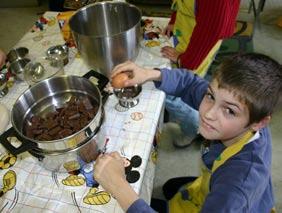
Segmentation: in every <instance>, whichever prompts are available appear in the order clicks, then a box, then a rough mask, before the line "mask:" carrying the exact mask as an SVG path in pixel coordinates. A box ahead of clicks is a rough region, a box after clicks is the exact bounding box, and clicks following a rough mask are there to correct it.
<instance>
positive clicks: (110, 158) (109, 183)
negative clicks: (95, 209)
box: [94, 152, 138, 211]
mask: <svg viewBox="0 0 282 213" xmlns="http://www.w3.org/2000/svg"><path fill="white" fill-rule="evenodd" d="M94 178H95V180H96V181H97V182H98V183H99V184H101V185H102V186H103V188H104V189H105V190H106V191H107V192H109V193H110V194H112V196H113V197H114V198H115V199H116V200H117V201H118V203H119V204H120V206H121V207H122V208H123V210H124V211H127V209H128V208H129V207H130V206H131V205H132V203H134V201H136V200H137V199H138V195H137V194H136V192H135V191H134V190H133V189H132V188H131V186H130V185H129V183H128V182H127V181H126V178H125V170H124V160H123V158H122V157H121V156H120V154H119V153H118V152H113V153H110V154H101V155H100V156H99V157H98V158H97V159H96V162H95V165H94Z"/></svg>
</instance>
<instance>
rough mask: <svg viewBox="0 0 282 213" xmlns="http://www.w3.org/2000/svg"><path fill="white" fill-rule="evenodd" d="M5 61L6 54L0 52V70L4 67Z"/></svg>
mask: <svg viewBox="0 0 282 213" xmlns="http://www.w3.org/2000/svg"><path fill="white" fill-rule="evenodd" d="M5 61H6V54H5V53H4V52H3V51H2V50H0V69H1V68H2V67H3V66H4V64H5Z"/></svg>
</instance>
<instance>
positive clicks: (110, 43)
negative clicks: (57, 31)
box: [69, 1, 142, 77]
mask: <svg viewBox="0 0 282 213" xmlns="http://www.w3.org/2000/svg"><path fill="white" fill-rule="evenodd" d="M141 17H142V15H141V12H140V10H139V9H138V8H137V7H135V6H133V5H131V4H128V3H125V2H111V1H107V2H98V3H95V4H90V5H87V6H85V7H83V8H81V9H80V10H78V11H77V12H76V13H75V14H74V15H73V16H72V17H71V19H70V21H69V25H70V28H71V31H72V33H73V36H74V40H75V42H76V45H77V49H78V51H79V53H80V54H81V56H82V59H83V60H84V61H85V62H86V63H87V64H88V65H89V67H90V68H92V69H95V70H97V71H99V72H101V73H102V74H104V75H106V76H107V77H110V73H111V70H112V68H113V67H114V66H115V65H117V64H119V63H122V62H124V61H126V60H130V59H131V60H133V59H135V58H136V57H137V55H138V51H139V42H140V39H141V30H140V29H141V28H140V22H141Z"/></svg>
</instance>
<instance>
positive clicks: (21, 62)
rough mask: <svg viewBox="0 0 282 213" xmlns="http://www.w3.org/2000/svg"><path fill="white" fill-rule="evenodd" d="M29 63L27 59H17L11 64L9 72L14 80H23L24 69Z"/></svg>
mask: <svg viewBox="0 0 282 213" xmlns="http://www.w3.org/2000/svg"><path fill="white" fill-rule="evenodd" d="M29 62H30V59H28V58H21V59H17V60H15V61H14V62H12V63H11V64H10V66H9V70H10V71H11V72H12V73H13V74H14V75H15V77H16V79H17V80H19V81H23V80H24V75H23V73H24V68H25V66H26V65H27V64H28V63H29Z"/></svg>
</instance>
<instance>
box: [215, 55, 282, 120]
mask: <svg viewBox="0 0 282 213" xmlns="http://www.w3.org/2000/svg"><path fill="white" fill-rule="evenodd" d="M213 79H215V80H217V81H218V84H219V88H224V89H227V90H229V91H231V92H232V93H234V95H236V96H237V97H238V98H239V100H240V101H243V102H244V103H245V104H246V105H247V106H248V109H249V112H250V121H249V124H251V123H254V122H258V121H260V120H261V119H263V118H264V117H265V116H268V115H271V114H272V112H273V109H274V107H275V105H276V103H277V101H278V99H279V97H280V95H281V91H282V68H281V65H280V64H279V63H278V62H276V61H275V60H273V59H271V58H270V57H268V56H266V55H263V54H258V53H247V54H240V55H236V56H234V57H232V58H229V59H227V60H225V61H224V62H223V63H222V64H221V65H220V66H219V69H218V70H217V71H216V72H215V73H214V76H213Z"/></svg>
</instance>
